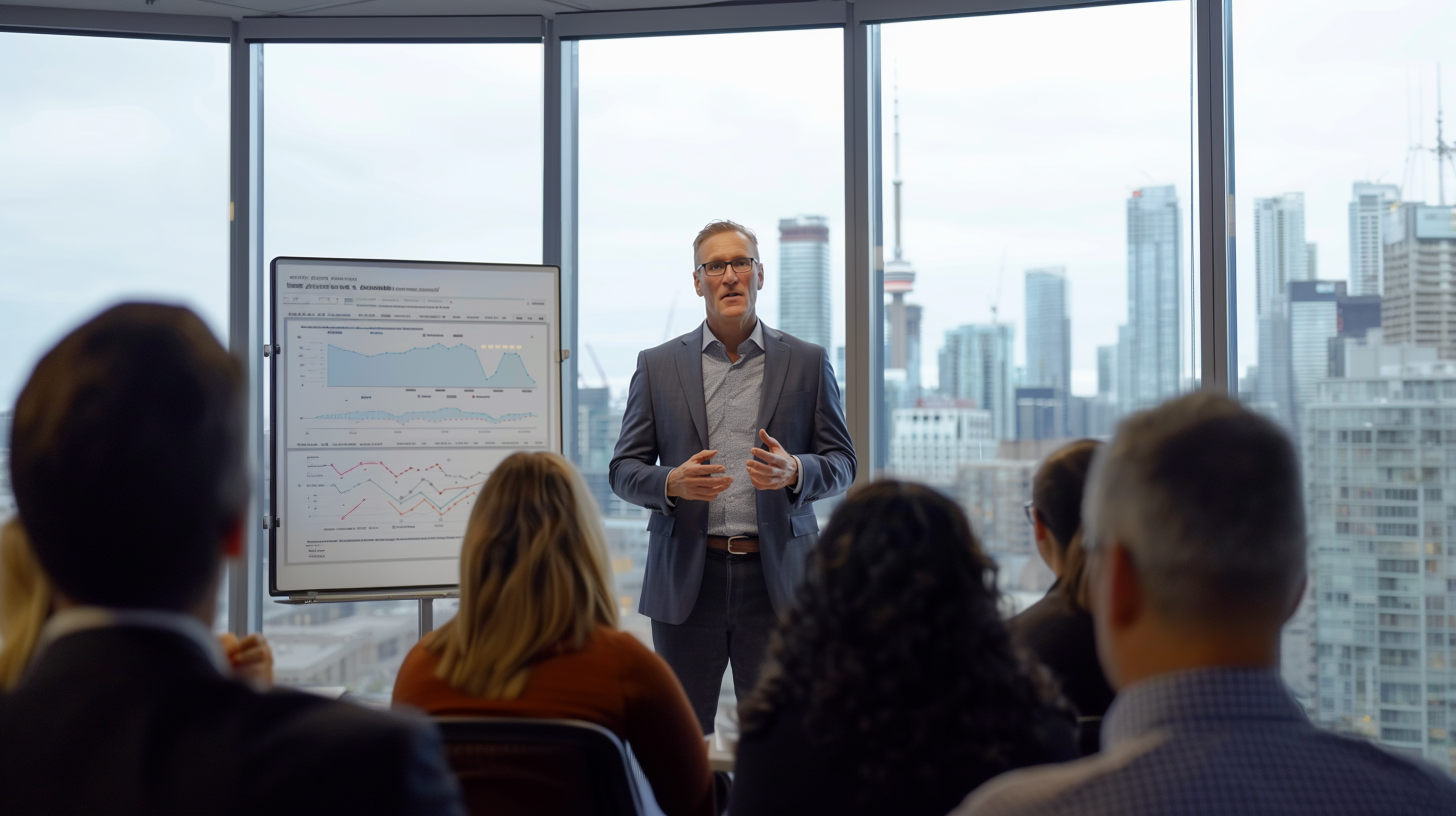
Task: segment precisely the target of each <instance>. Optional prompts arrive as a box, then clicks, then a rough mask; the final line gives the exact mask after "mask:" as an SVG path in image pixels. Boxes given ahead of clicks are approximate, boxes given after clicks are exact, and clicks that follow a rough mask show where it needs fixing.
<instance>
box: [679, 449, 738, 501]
mask: <svg viewBox="0 0 1456 816" xmlns="http://www.w3.org/2000/svg"><path fill="white" fill-rule="evenodd" d="M717 453H718V452H717V451H715V450H705V451H698V452H697V453H695V454H693V455H692V456H690V457H688V460H687V461H686V462H683V463H682V464H681V465H678V466H677V467H675V468H673V469H672V471H671V472H670V473H668V474H667V495H668V496H670V497H671V498H674V499H688V500H689V501H712V500H713V499H716V498H718V494H719V493H722V492H723V491H725V490H727V489H728V486H729V485H731V484H733V477H732V476H722V475H719V474H722V473H724V472H726V471H727V470H728V469H727V468H725V467H723V466H722V465H705V464H703V461H704V460H706V459H712V458H713V457H714V456H715V455H717Z"/></svg>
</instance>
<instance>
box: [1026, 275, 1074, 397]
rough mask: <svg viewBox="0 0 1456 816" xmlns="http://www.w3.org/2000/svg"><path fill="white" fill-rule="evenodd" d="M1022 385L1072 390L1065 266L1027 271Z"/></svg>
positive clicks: (1070, 323) (1069, 319)
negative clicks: (1023, 380)
mask: <svg viewBox="0 0 1456 816" xmlns="http://www.w3.org/2000/svg"><path fill="white" fill-rule="evenodd" d="M1023 385H1027V386H1032V387H1046V388H1055V389H1058V390H1060V391H1061V392H1062V393H1064V394H1067V393H1071V391H1072V321H1071V318H1069V317H1068V316H1067V271H1066V268H1065V267H1061V266H1054V267H1049V268H1046V269H1028V270H1027V272H1026V380H1025V382H1024V383H1023Z"/></svg>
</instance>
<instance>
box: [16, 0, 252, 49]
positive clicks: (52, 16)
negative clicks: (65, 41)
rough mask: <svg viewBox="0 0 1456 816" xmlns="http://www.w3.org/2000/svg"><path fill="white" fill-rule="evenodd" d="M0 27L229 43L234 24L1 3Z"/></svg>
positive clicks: (182, 16)
mask: <svg viewBox="0 0 1456 816" xmlns="http://www.w3.org/2000/svg"><path fill="white" fill-rule="evenodd" d="M0 29H5V30H10V31H18V32H26V31H30V32H34V33H48V34H72V35H83V36H85V35H89V36H102V37H134V38H139V39H149V38H154V39H185V40H213V41H217V42H230V41H231V40H232V38H233V31H234V29H235V24H234V23H233V21H232V20H230V19H228V18H227V17H206V16H201V15H192V14H145V13H141V12H134V11H93V10H88V9H67V8H46V7H41V6H10V5H0Z"/></svg>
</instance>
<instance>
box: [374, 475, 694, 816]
mask: <svg viewBox="0 0 1456 816" xmlns="http://www.w3.org/2000/svg"><path fill="white" fill-rule="evenodd" d="M605 539H606V536H605V533H604V531H603V530H602V527H601V521H600V520H599V518H598V512H597V508H596V505H595V503H594V502H593V501H592V499H591V496H590V494H588V492H587V489H586V484H585V483H584V482H583V481H582V479H581V476H579V475H578V474H577V472H576V470H575V469H574V468H572V466H571V465H570V464H568V463H567V462H566V460H565V459H563V458H561V457H560V456H558V455H556V454H554V453H517V454H514V455H512V456H511V457H509V458H507V459H506V460H505V461H504V462H502V463H501V464H500V466H499V467H497V468H496V469H495V471H494V472H493V473H492V474H491V475H490V479H489V480H488V481H487V482H486V483H485V487H484V489H483V490H482V491H481V494H480V498H479V499H478V500H476V503H475V508H474V509H473V510H472V511H471V513H470V524H469V526H468V527H467V529H466V531H465V541H464V544H463V548H462V550H461V553H460V611H459V612H458V613H457V614H456V616H455V617H454V618H453V619H451V620H450V622H449V623H446V624H445V625H444V626H442V627H440V628H439V629H438V630H436V631H435V632H432V633H431V634H430V635H428V636H426V637H425V638H424V639H423V640H421V641H420V642H419V643H417V644H416V645H415V647H414V648H413V649H412V650H411V651H410V653H409V655H408V656H406V657H405V660H404V665H403V666H401V667H400V670H399V677H398V679H396V680H395V684H394V702H395V704H396V705H401V704H402V705H408V706H413V707H415V708H418V709H421V710H423V711H425V712H427V713H429V714H432V715H435V716H490V717H535V718H565V719H575V720H585V721H587V722H592V723H596V724H598V725H601V726H603V727H605V728H607V729H609V730H611V731H612V732H613V733H615V734H616V735H617V736H618V737H620V738H622V739H623V740H625V741H626V742H627V743H628V744H629V745H630V746H631V747H632V751H633V753H634V754H635V755H636V756H637V759H638V761H639V762H640V763H641V765H642V770H643V772H644V773H645V774H646V776H647V780H648V782H649V783H651V785H652V791H653V794H654V795H655V796H656V798H657V802H658V804H659V805H660V806H661V807H662V809H663V810H664V811H665V812H666V813H667V814H669V816H686V815H687V814H701V816H711V814H713V813H715V812H716V798H717V797H716V795H715V791H714V781H713V775H712V772H711V771H710V770H709V768H708V757H707V752H706V750H705V747H704V744H703V738H702V734H701V732H700V730H699V729H698V721H697V718H696V717H695V716H694V714H693V711H692V708H691V707H690V706H689V705H688V699H687V695H686V694H685V693H684V692H683V689H682V686H681V685H680V684H679V683H678V681H677V678H676V677H675V676H674V675H673V673H672V670H671V669H669V668H668V666H667V663H666V662H664V661H663V660H662V658H660V657H658V656H657V655H656V654H654V653H653V652H652V651H651V650H649V649H648V648H647V647H646V646H644V645H642V643H640V642H639V641H638V640H637V639H636V638H635V637H633V636H632V635H629V634H627V633H625V632H621V631H618V630H617V628H616V627H617V607H616V604H615V603H614V600H613V591H612V579H611V575H610V573H609V572H608V560H607V548H606V540H605Z"/></svg>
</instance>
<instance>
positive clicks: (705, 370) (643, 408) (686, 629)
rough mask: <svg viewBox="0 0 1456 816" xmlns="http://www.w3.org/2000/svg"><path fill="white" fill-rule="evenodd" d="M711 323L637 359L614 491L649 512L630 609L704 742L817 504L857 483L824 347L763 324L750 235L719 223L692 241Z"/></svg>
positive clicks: (790, 570)
mask: <svg viewBox="0 0 1456 816" xmlns="http://www.w3.org/2000/svg"><path fill="white" fill-rule="evenodd" d="M693 256H694V263H695V264H696V268H695V269H694V271H693V288H694V290H695V291H696V292H697V294H698V295H699V296H700V297H702V298H703V301H704V304H705V306H706V309H707V319H706V320H705V321H704V322H703V324H702V325H701V326H700V327H698V328H697V329H694V330H693V331H691V332H689V333H688V334H685V335H683V336H682V337H679V338H677V339H675V340H670V341H668V342H666V343H664V344H662V345H660V346H658V347H657V348H653V349H648V350H647V351H644V352H642V353H641V354H640V355H638V357H637V372H636V373H635V374H634V375H633V376H632V385H631V388H630V390H629V392H628V395H627V410H626V414H625V415H624V416H623V418H622V434H621V436H620V437H619V438H618V440H617V450H616V454H615V456H614V457H613V458H612V465H611V482H612V490H613V491H614V492H615V493H616V494H617V495H618V496H621V497H622V498H623V499H624V500H626V501H629V502H632V503H633V504H638V505H641V506H643V507H646V508H648V509H649V510H652V511H653V512H652V515H651V517H649V519H648V522H647V529H648V531H649V534H650V535H649V543H648V550H647V568H646V574H645V575H644V576H643V580H642V602H641V605H640V609H641V612H642V614H644V615H646V616H648V617H649V618H652V643H653V646H654V647H655V648H656V649H657V652H658V654H660V655H662V657H663V658H664V659H666V660H667V662H668V664H669V665H671V666H672V668H673V670H674V671H675V672H676V673H677V676H678V679H679V680H680V681H681V682H682V684H683V688H684V689H685V690H686V691H687V694H688V699H689V700H691V701H692V704H693V709H694V711H695V712H696V713H697V715H698V720H699V723H700V725H702V728H703V733H705V734H708V733H712V731H713V716H714V713H715V712H716V710H717V705H718V690H719V687H720V686H721V684H722V682H723V671H724V669H725V668H726V667H727V666H728V664H729V663H730V662H731V663H732V666H733V686H734V689H735V690H736V692H737V694H738V695H739V697H740V699H741V698H742V697H743V696H744V695H746V694H748V693H749V692H750V691H752V690H753V687H754V685H755V684H756V683H757V680H758V668H759V663H760V661H762V659H763V654H764V650H765V647H766V646H767V644H768V636H769V632H770V631H772V629H773V626H774V624H775V623H776V622H777V620H778V616H779V615H781V614H783V613H784V612H785V611H786V610H787V609H788V607H789V605H790V604H791V603H792V602H793V597H794V591H795V589H796V587H797V586H798V584H799V581H800V580H801V579H802V578H803V575H804V566H805V565H804V560H805V558H806V557H807V555H808V552H809V550H810V548H811V547H812V546H813V544H814V537H815V534H816V533H817V532H818V531H819V524H818V521H817V520H816V519H815V517H814V502H815V501H818V500H819V499H823V498H827V497H829V496H833V495H836V494H838V493H842V492H844V490H845V489H846V488H848V487H849V485H850V483H851V482H853V481H854V474H855V457H854V447H853V445H852V443H851V442H850V439H849V429H848V428H847V427H846V426H845V422H844V409H843V407H842V406H841V404H840V398H839V387H838V385H837V384H836V383H835V380H834V370H833V368H831V367H830V364H829V358H828V355H827V354H826V353H825V351H824V349H822V348H820V347H819V346H816V345H814V344H813V343H807V342H805V341H803V340H800V339H798V338H796V337H792V336H790V335H788V334H785V333H783V332H781V331H775V330H774V329H770V328H769V327H767V326H765V325H763V323H762V321H760V320H759V319H758V315H757V313H756V311H755V304H756V302H757V300H758V291H759V290H760V289H762V288H763V264H762V263H761V262H760V260H759V258H758V240H757V239H756V238H755V237H754V235H753V233H752V231H750V230H749V229H747V228H746V227H743V226H741V225H739V224H735V223H733V222H731V221H715V222H713V223H711V224H709V225H708V226H707V227H705V228H703V230H702V231H701V232H700V233H698V236H697V239H696V240H694V241H693Z"/></svg>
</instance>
